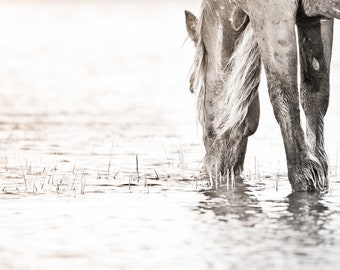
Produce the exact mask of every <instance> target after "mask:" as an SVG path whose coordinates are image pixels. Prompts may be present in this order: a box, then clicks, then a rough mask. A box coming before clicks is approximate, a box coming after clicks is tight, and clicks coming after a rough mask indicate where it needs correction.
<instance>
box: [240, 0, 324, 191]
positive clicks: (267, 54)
mask: <svg viewBox="0 0 340 270" xmlns="http://www.w3.org/2000/svg"><path fill="white" fill-rule="evenodd" d="M241 2H242V1H241ZM246 3H247V6H246V8H247V11H248V14H249V16H250V21H251V23H252V26H253V28H254V31H255V34H256V37H257V41H258V44H259V48H260V52H261V57H262V60H263V63H264V67H265V70H266V75H267V82H268V88H269V95H270V99H271V103H272V105H273V109H274V114H275V117H276V120H277V122H278V123H279V125H280V128H281V133H282V137H283V141H284V146H285V152H286V159H287V167H288V178H289V181H290V183H291V186H292V189H293V191H308V190H318V191H322V190H324V189H325V188H326V185H327V184H326V177H325V175H326V173H325V171H324V168H323V166H322V165H321V164H320V161H319V160H318V159H317V157H315V156H314V155H313V153H311V152H310V151H309V150H308V148H307V145H306V142H305V138H304V132H303V130H302V128H301V123H300V109H299V93H298V87H297V43H296V37H295V23H296V13H297V10H298V1H295V0H290V1H267V2H263V1H260V0H254V1H247V2H246Z"/></svg>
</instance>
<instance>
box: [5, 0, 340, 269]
mask: <svg viewBox="0 0 340 270" xmlns="http://www.w3.org/2000/svg"><path fill="white" fill-rule="evenodd" d="M0 7H1V8H0V25H1V27H0V35H1V39H0V59H2V61H1V62H2V64H1V65H0V95H1V98H0V104H1V106H0V221H1V222H0V239H1V242H0V261H1V263H0V268H1V269H287V268H291V269H337V265H339V263H340V259H339V256H338V254H339V252H340V233H339V230H338V228H339V227H340V215H339V214H340V198H339V196H340V180H339V176H338V173H340V170H339V168H338V146H339V145H340V143H339V139H338V138H339V136H337V134H340V125H339V123H340V122H339V120H338V119H337V115H339V113H340V111H339V108H340V107H339V106H338V101H339V98H338V97H339V94H338V93H337V91H336V88H339V87H340V80H339V79H338V78H337V75H336V73H337V71H339V70H340V55H339V53H337V51H336V50H335V51H334V56H333V57H334V60H333V75H332V87H333V91H332V93H331V104H330V109H329V112H328V116H327V119H326V142H327V150H328V153H329V159H330V165H331V171H330V174H331V183H332V185H331V189H330V192H329V193H328V194H326V195H324V196H318V195H316V194H305V193H301V194H290V186H289V183H288V180H287V176H286V169H285V162H284V155H283V147H282V141H281V137H280V132H279V129H278V127H277V125H276V123H275V121H274V117H273V115H272V110H271V108H270V105H269V103H268V97H267V95H266V89H265V82H264V83H263V84H262V87H261V89H260V92H261V97H262V98H261V101H262V104H261V105H262V116H261V123H260V126H259V129H258V132H257V133H256V135H254V136H253V137H252V138H251V139H250V142H249V151H248V155H247V159H246V164H245V178H244V180H239V181H237V182H236V184H235V187H228V188H226V187H225V188H221V189H220V190H218V191H211V190H209V188H208V187H207V181H206V180H204V179H201V178H200V172H199V168H200V166H201V160H202V156H203V146H202V143H201V139H200V136H201V135H200V128H199V125H198V124H197V122H196V116H195V104H194V98H193V97H192V96H191V95H190V93H189V91H188V84H187V74H188V69H189V68H190V64H191V59H192V55H193V47H192V44H190V42H186V43H184V45H183V42H184V40H185V38H186V33H185V28H184V22H183V20H184V19H183V17H184V16H183V10H184V9H186V8H187V9H191V10H193V11H195V12H196V13H197V11H198V8H199V3H198V1H189V0H187V1H179V0H178V1H161V2H160V1H151V0H150V1H132V0H129V1H124V2H123V1H99V2H94V1H93V2H91V1H58V2H57V1H11V2H9V1H1V2H0ZM339 42H340V38H338V37H337V36H336V38H335V45H334V47H335V48H336V47H337V44H339ZM137 164H138V165H137ZM137 168H138V170H137Z"/></svg>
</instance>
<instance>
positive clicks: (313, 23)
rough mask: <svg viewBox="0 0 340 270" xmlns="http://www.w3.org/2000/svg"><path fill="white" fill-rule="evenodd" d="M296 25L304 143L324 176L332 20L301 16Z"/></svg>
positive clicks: (325, 169)
mask: <svg viewBox="0 0 340 270" xmlns="http://www.w3.org/2000/svg"><path fill="white" fill-rule="evenodd" d="M297 25H298V34H299V48H300V62H301V103H302V107H303V109H304V111H305V114H306V124H307V127H306V132H307V140H308V141H307V144H308V147H309V149H310V151H311V152H312V153H313V154H314V155H315V156H316V158H317V159H318V160H319V161H320V163H321V165H322V166H323V168H324V172H325V174H326V175H325V177H327V171H328V165H327V156H326V152H325V149H324V136H323V125H324V123H323V118H324V116H325V114H326V111H327V107H328V100H329V71H330V59H331V51H332V39H333V20H329V19H322V20H321V19H320V18H305V19H300V20H299V21H298V23H297Z"/></svg>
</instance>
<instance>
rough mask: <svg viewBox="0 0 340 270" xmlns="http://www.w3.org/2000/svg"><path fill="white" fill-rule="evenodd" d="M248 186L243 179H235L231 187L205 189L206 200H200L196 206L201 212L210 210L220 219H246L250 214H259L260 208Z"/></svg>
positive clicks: (260, 212)
mask: <svg viewBox="0 0 340 270" xmlns="http://www.w3.org/2000/svg"><path fill="white" fill-rule="evenodd" d="M249 187H250V185H249V184H246V183H245V182H244V181H243V179H237V181H236V183H235V186H234V187H232V188H227V187H222V188H219V189H217V190H205V191H203V194H204V195H205V196H206V200H205V201H201V202H200V204H199V206H198V208H199V209H200V211H202V212H207V211H212V212H213V213H214V214H215V215H216V216H217V217H218V218H219V219H221V220H228V218H233V219H239V220H247V219H248V218H249V217H251V216H254V215H255V216H259V215H261V214H262V209H261V207H260V205H259V203H258V201H257V199H256V197H255V196H254V195H252V194H251V192H250V189H249Z"/></svg>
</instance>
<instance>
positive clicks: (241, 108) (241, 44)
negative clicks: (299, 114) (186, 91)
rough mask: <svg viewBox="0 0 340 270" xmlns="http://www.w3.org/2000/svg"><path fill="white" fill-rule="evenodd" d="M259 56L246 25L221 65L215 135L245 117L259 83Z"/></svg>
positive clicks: (253, 37) (231, 127)
mask: <svg viewBox="0 0 340 270" xmlns="http://www.w3.org/2000/svg"><path fill="white" fill-rule="evenodd" d="M260 71H261V57H260V53H259V49H258V44H257V41H256V39H255V36H254V32H253V29H252V27H251V25H250V23H249V24H248V26H247V27H246V29H245V30H244V31H243V33H242V34H241V35H240V37H239V39H238V41H237V43H236V45H235V49H234V52H233V54H232V56H231V58H230V59H229V61H228V63H227V65H226V68H225V72H226V74H225V76H226V77H225V78H226V82H225V86H224V90H223V91H222V92H221V94H220V97H219V98H218V99H217V101H216V104H215V105H216V113H215V117H214V127H215V130H216V134H217V137H221V136H222V135H223V134H224V133H226V132H228V131H231V130H232V129H233V128H236V127H238V126H239V125H240V124H241V123H242V122H243V121H244V119H245V118H246V116H247V113H248V108H249V105H250V104H251V103H252V101H253V100H254V98H255V97H256V95H257V87H258V84H259V83H260Z"/></svg>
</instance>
